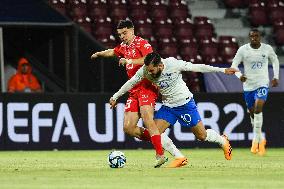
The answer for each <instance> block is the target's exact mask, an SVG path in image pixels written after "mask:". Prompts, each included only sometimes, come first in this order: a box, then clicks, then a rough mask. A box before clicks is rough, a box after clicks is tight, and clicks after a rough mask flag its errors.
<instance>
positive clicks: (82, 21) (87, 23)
mask: <svg viewBox="0 0 284 189" xmlns="http://www.w3.org/2000/svg"><path fill="white" fill-rule="evenodd" d="M73 21H74V22H76V23H77V24H79V25H80V26H81V27H82V28H83V29H84V30H85V31H86V32H88V33H90V34H91V33H92V27H93V26H92V23H91V19H90V18H89V17H82V18H76V19H75V20H73Z"/></svg>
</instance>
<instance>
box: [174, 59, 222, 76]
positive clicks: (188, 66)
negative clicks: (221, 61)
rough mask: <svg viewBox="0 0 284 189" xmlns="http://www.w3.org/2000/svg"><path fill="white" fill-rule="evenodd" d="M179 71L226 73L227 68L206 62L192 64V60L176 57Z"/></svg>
mask: <svg viewBox="0 0 284 189" xmlns="http://www.w3.org/2000/svg"><path fill="white" fill-rule="evenodd" d="M175 62H176V65H177V69H178V71H192V72H202V73H205V72H223V73H225V68H218V67H213V66H209V65H205V64H192V63H191V62H186V61H184V60H177V59H175Z"/></svg>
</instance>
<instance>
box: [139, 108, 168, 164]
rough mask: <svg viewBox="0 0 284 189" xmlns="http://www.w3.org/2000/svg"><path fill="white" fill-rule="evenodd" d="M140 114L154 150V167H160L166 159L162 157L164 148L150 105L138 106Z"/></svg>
mask: <svg viewBox="0 0 284 189" xmlns="http://www.w3.org/2000/svg"><path fill="white" fill-rule="evenodd" d="M140 114H141V118H142V120H143V122H144V124H145V126H146V128H147V129H148V131H149V133H150V136H151V142H152V144H153V146H154V148H155V150H156V158H157V161H156V164H155V168H157V167H160V166H161V165H162V164H164V163H165V162H166V161H167V160H168V159H167V158H166V157H164V150H163V148H162V143H161V135H160V132H159V129H158V127H157V125H156V123H155V122H154V108H153V107H152V106H150V105H143V106H140Z"/></svg>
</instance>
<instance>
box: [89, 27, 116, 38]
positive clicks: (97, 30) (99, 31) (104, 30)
mask: <svg viewBox="0 0 284 189" xmlns="http://www.w3.org/2000/svg"><path fill="white" fill-rule="evenodd" d="M92 34H93V35H94V36H95V37H97V38H105V37H109V36H110V35H112V34H113V28H112V26H108V25H102V24H101V25H95V26H94V27H93V30H92Z"/></svg>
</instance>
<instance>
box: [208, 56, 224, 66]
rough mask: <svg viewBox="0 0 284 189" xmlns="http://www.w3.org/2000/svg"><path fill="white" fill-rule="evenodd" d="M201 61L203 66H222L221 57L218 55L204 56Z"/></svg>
mask: <svg viewBox="0 0 284 189" xmlns="http://www.w3.org/2000/svg"><path fill="white" fill-rule="evenodd" d="M203 61H204V63H205V64H210V65H211V64H223V59H222V57H221V56H218V55H216V56H214V55H212V56H206V57H204V58H203Z"/></svg>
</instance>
